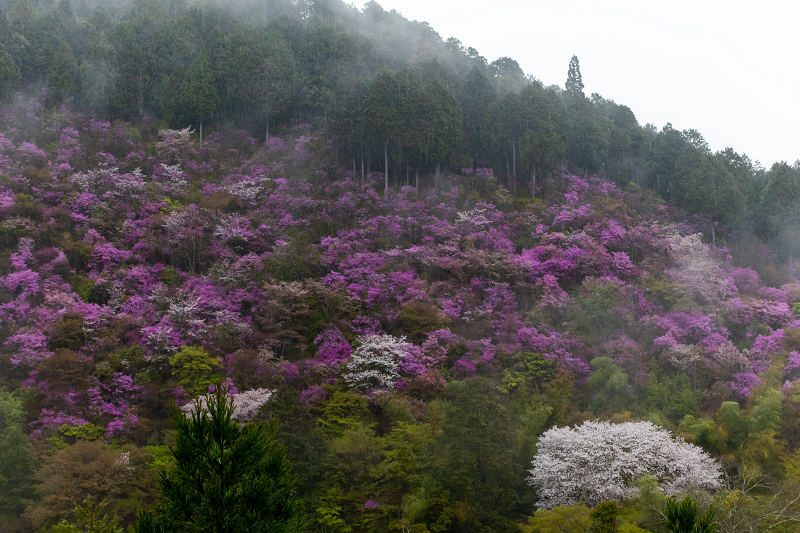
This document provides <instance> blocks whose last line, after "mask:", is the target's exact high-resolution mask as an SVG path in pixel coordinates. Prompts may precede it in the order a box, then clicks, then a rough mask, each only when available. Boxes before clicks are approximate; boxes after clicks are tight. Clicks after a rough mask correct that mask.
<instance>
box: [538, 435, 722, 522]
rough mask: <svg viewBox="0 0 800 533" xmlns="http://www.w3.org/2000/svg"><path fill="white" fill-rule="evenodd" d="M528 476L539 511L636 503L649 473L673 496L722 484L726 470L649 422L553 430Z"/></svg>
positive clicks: (662, 489)
mask: <svg viewBox="0 0 800 533" xmlns="http://www.w3.org/2000/svg"><path fill="white" fill-rule="evenodd" d="M529 472H530V474H531V475H530V477H529V478H528V482H529V483H530V484H531V485H533V486H534V487H535V488H536V490H537V492H538V494H539V503H537V507H538V508H540V509H551V508H553V507H556V506H567V505H574V504H577V503H580V502H583V503H585V504H586V505H589V506H593V505H595V504H597V503H598V502H601V501H605V500H617V501H618V500H622V499H625V498H631V497H634V496H636V494H638V489H637V487H636V484H635V483H636V481H637V480H638V479H640V478H641V477H642V476H644V475H645V474H650V475H652V476H654V477H655V478H656V480H657V482H658V484H659V489H661V491H662V492H663V493H664V494H666V495H668V496H670V495H674V494H678V493H681V492H686V491H687V490H688V489H702V490H709V491H713V490H716V489H718V488H719V487H720V486H721V485H722V469H721V467H720V466H719V464H718V463H717V462H715V461H714V460H713V459H712V458H711V457H710V456H709V455H708V454H707V453H705V452H704V451H703V450H702V449H700V448H699V447H697V446H695V445H693V444H687V443H685V442H684V441H683V439H680V438H677V437H673V436H672V435H671V434H670V432H669V431H667V430H665V429H661V428H659V427H657V426H655V425H654V424H652V423H650V422H626V423H624V424H611V423H609V422H598V421H588V422H584V424H583V425H581V426H578V427H576V428H574V429H572V428H569V427H561V428H552V429H550V430H549V431H546V432H545V433H544V434H543V435H542V437H541V438H540V439H539V452H538V453H537V455H536V457H535V458H534V459H533V468H532V469H531V470H529Z"/></svg>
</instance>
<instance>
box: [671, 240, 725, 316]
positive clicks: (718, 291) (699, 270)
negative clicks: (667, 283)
mask: <svg viewBox="0 0 800 533" xmlns="http://www.w3.org/2000/svg"><path fill="white" fill-rule="evenodd" d="M700 237H701V235H700V234H699V233H698V234H695V235H687V236H686V237H682V236H681V235H678V234H675V235H673V236H671V237H670V238H669V244H670V256H671V258H672V260H673V263H674V265H673V268H671V269H669V270H666V271H665V272H666V273H667V275H669V276H670V278H672V280H673V281H674V282H675V285H676V289H677V291H678V293H679V294H681V296H683V297H684V298H687V299H689V300H692V301H694V302H695V303H697V304H699V305H701V306H704V305H711V306H713V305H716V304H718V303H720V302H721V301H722V300H724V299H725V298H726V297H728V296H730V295H731V293H732V292H733V288H732V287H731V286H730V283H729V281H728V279H727V276H726V275H725V272H723V270H722V269H721V268H720V266H719V263H718V261H717V260H716V259H714V257H712V256H711V254H710V253H709V250H708V247H707V246H706V245H704V244H703V243H702V241H701V240H700Z"/></svg>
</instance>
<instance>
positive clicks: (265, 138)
mask: <svg viewBox="0 0 800 533" xmlns="http://www.w3.org/2000/svg"><path fill="white" fill-rule="evenodd" d="M265 122H266V124H267V128H266V131H267V133H266V135H265V136H264V144H267V143H268V142H269V113H267V120H266V121H265Z"/></svg>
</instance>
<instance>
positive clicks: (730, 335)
mask: <svg viewBox="0 0 800 533" xmlns="http://www.w3.org/2000/svg"><path fill="white" fill-rule="evenodd" d="M565 71H566V75H567V77H566V84H565V87H564V88H561V87H545V86H544V85H543V84H541V83H540V82H538V81H537V80H536V79H535V78H532V77H530V76H527V75H526V74H525V73H524V72H523V71H522V69H521V68H520V67H519V65H518V64H517V63H516V61H514V60H513V59H512V58H510V57H503V58H499V59H497V60H495V61H491V62H490V61H488V60H487V59H485V58H483V57H482V56H481V55H480V53H479V52H478V51H477V50H474V49H472V48H468V47H466V46H464V45H463V44H462V43H461V42H459V41H458V40H457V39H448V40H443V39H441V38H440V36H439V35H438V34H436V32H435V31H434V30H433V29H432V28H430V27H429V26H428V25H427V24H424V23H416V22H409V21H406V20H405V19H403V18H402V17H401V16H400V15H398V14H397V13H395V12H387V11H385V10H383V9H382V8H381V7H380V6H379V5H378V4H377V3H375V2H370V3H368V4H367V5H365V7H364V9H363V10H358V9H355V8H354V7H351V6H347V5H345V4H343V3H341V2H338V1H336V0H326V1H320V0H318V1H313V2H312V1H288V0H286V1H283V0H270V1H267V2H259V3H256V4H251V3H247V2H240V3H235V4H230V5H227V6H220V5H215V4H186V3H183V2H180V1H177V2H176V1H169V2H160V1H158V0H154V1H148V2H138V1H136V2H131V3H115V4H106V3H102V2H101V3H91V2H90V3H85V2H84V3H75V4H74V5H73V4H71V3H69V2H67V1H66V0H64V1H61V2H59V3H57V4H55V5H52V4H47V3H37V2H34V1H32V0H21V1H19V2H14V3H13V4H9V3H0V98H2V102H0V385H1V387H0V429H2V431H0V531H9V532H11V531H14V532H26V531H33V530H37V531H40V530H42V528H46V529H50V528H53V527H55V528H59V527H62V528H75V527H79V526H80V527H83V526H85V521H86V520H94V518H92V517H95V518H97V525H98V527H108V528H110V529H111V530H113V529H116V528H125V527H128V526H129V525H131V524H134V523H135V522H136V516H137V514H138V513H140V512H141V511H143V510H146V509H149V510H151V512H154V515H153V517H154V518H153V520H154V521H152V520H151V521H149V522H148V521H147V519H143V520H144V522H142V521H140V522H139V527H141V528H144V529H146V528H147V527H151V526H152V527H156V528H157V527H160V526H159V524H161V522H159V520H162V519H163V520H167V522H169V523H170V524H172V526H174V527H175V528H176V529H182V528H185V527H187V526H185V524H184V523H183V520H184V519H186V517H188V516H190V515H192V513H191V512H188V514H187V512H184V511H186V508H184V509H183V511H181V510H180V509H178V510H175V509H177V507H180V505H178V506H177V507H174V506H173V507H170V506H171V505H173V504H174V503H175V502H179V501H183V500H181V498H184V496H185V497H186V498H188V499H191V500H192V501H193V502H194V503H193V504H192V505H194V504H197V505H200V507H203V506H205V507H203V509H204V511H203V513H205V514H204V515H203V516H211V515H212V514H213V513H217V515H215V516H218V517H223V516H224V517H228V515H227V514H226V513H225V512H223V513H220V512H219V511H220V509H222V510H223V511H225V505H223V504H219V503H218V502H217V503H214V504H213V505H208V504H207V503H198V502H200V501H201V500H203V498H202V497H201V495H200V492H202V491H199V492H196V493H192V494H189V493H183V492H182V489H181V485H180V484H175V483H173V481H174V480H175V479H177V478H175V477H170V476H174V475H177V474H178V473H181V472H183V474H186V472H195V471H197V472H199V471H204V472H206V471H208V470H209V469H210V468H211V467H210V466H209V464H212V463H214V461H213V460H212V461H211V462H210V463H208V464H206V463H203V462H202V461H203V460H205V459H208V458H214V457H216V458H218V459H220V458H224V457H228V455H226V454H227V453H228V451H231V450H234V448H236V446H238V444H236V443H238V442H240V441H241V439H244V440H247V439H246V438H245V437H247V438H250V437H251V436H253V435H256V436H257V437H258V438H256V439H255V440H256V441H258V442H260V443H261V444H259V445H258V446H262V444H264V443H265V442H268V441H269V438H271V439H273V440H272V444H274V445H276V446H274V447H273V448H271V449H272V450H278V447H277V444H278V443H279V444H280V445H281V446H283V447H284V448H285V450H286V457H285V458H284V457H283V455H282V453H280V452H276V454H275V455H270V457H276V458H278V463H280V464H279V465H277V466H276V469H277V471H279V475H276V477H275V479H276V480H278V481H280V483H279V484H280V485H281V487H283V489H281V490H283V491H284V493H285V494H289V493H290V495H289V496H287V497H286V498H284V501H289V502H291V506H292V508H293V509H294V508H296V507H298V506H299V503H302V506H303V508H304V515H303V516H302V520H300V519H297V520H296V521H295V519H296V514H293V513H290V514H292V517H295V518H292V519H291V520H289V522H291V524H293V526H292V527H294V525H297V524H299V523H300V522H301V521H302V526H303V527H305V530H307V531H325V532H342V533H345V532H353V531H358V532H376V533H377V532H381V533H383V532H387V531H413V532H415V533H425V532H453V533H456V532H462V531H493V532H518V531H520V530H522V531H531V532H542V531H586V530H592V531H614V530H616V529H619V530H621V531H626V532H628V533H631V532H634V533H635V532H636V531H643V530H646V531H654V532H658V531H663V530H664V529H663V528H664V527H668V525H667V524H666V523H665V522H664V520H663V518H662V516H661V514H662V513H665V514H669V513H673V514H675V513H678V514H680V513H683V515H686V516H689V515H690V514H691V515H692V517H693V518H694V519H695V521H696V522H699V521H701V520H705V521H706V522H708V521H709V520H711V518H705V517H713V520H714V524H715V525H717V526H718V531H722V532H725V533H728V532H730V533H733V532H738V531H742V530H747V531H754V532H755V531H759V532H760V531H768V530H776V528H778V527H779V526H780V527H784V528H785V529H786V530H792V528H795V527H797V523H798V520H800V500H798V498H797V494H798V490H800V489H799V487H800V470H798V465H797V462H798V456H797V454H796V453H795V450H796V448H797V445H798V444H799V443H800V442H799V440H798V439H799V438H800V437H798V435H800V433H798V427H799V425H800V408H798V387H799V386H800V385H798V383H800V319H798V312H800V273H798V269H797V263H796V260H797V257H798V255H799V254H800V247H798V244H797V236H796V231H795V229H796V227H797V226H799V225H800V222H798V213H797V212H796V211H797V208H796V207H797V206H796V200H797V198H799V197H800V166H798V164H797V163H795V164H788V163H785V162H781V163H776V164H775V165H773V166H772V167H771V168H770V169H769V170H766V169H764V168H761V167H760V166H759V165H758V164H756V163H754V162H753V161H751V160H749V159H748V158H747V157H746V156H745V155H743V154H739V153H737V152H735V151H734V150H733V149H728V150H725V151H722V152H718V153H712V152H711V151H710V150H709V149H708V145H707V144H706V143H705V141H704V140H703V138H702V135H700V133H698V132H696V131H694V130H687V131H677V130H675V129H674V128H672V127H671V126H670V125H666V126H665V127H664V128H662V129H661V130H658V129H657V128H655V127H653V126H651V125H645V126H641V125H639V124H638V122H637V121H636V118H635V116H634V113H633V111H632V110H630V109H629V108H627V107H625V106H624V105H622V104H617V103H615V102H613V101H611V100H607V99H604V98H603V97H601V96H600V95H597V94H592V95H586V94H585V93H584V91H583V88H584V87H583V80H582V76H581V72H580V64H579V61H578V58H577V57H573V58H572V61H570V63H569V65H565ZM201 128H202V134H201ZM220 382H222V383H224V388H225V390H226V391H227V394H228V397H225V398H223V397H222V396H221V395H219V394H218V393H217V392H216V389H215V388H214V387H215V384H218V383H220ZM228 400H229V401H228ZM173 401H174V402H176V404H177V405H176V407H175V408H174V409H172V410H171V409H170V403H171V402H173ZM195 401H199V404H197V405H198V407H197V408H196V409H195V411H194V412H192V408H193V406H194V405H196V404H195V403H194V402H195ZM215 401H216V403H214V402H215ZM179 408H182V409H183V411H180V410H179ZM215 409H216V411H215ZM223 411H224V413H225V416H224V417H216V416H214V415H213V413H214V412H218V413H220V412H223ZM186 412H189V413H191V414H190V417H189V418H186V417H185V416H183V415H181V413H186ZM208 413H211V417H210V418H209V416H208ZM223 419H224V420H223ZM173 422H176V423H177V426H178V427H177V428H173ZM262 423H263V424H266V426H262V425H259V424H262ZM220 424H221V425H220ZM250 424H253V425H250ZM212 426H214V427H216V428H217V429H216V430H215V431H217V432H218V433H219V434H220V435H222V434H224V435H227V436H228V437H226V438H227V439H228V440H227V441H226V442H228V444H231V446H232V447H230V448H226V447H225V446H222V445H218V446H216V447H215V446H213V445H209V443H210V441H209V439H205V437H203V435H201V434H200V433H198V431H199V429H198V428H200V429H203V428H205V429H203V431H206V430H208V431H211V429H210V428H211V427H212ZM265 427H266V428H267V429H264V428H265ZM248 428H249V429H248ZM254 428H261V429H254ZM272 428H276V430H275V433H274V435H272V431H273V429H272ZM265 434H266V436H267V437H269V438H268V439H264V438H263V437H264V436H265ZM248 436H250V437H248ZM192 439H194V440H192ZM212 440H213V439H212ZM248 442H249V441H248ZM620 442H622V445H620ZM187 443H190V444H192V443H193V444H192V445H191V446H188V445H187ZM270 446H271V445H270ZM196 449H204V450H205V451H206V452H207V454H206V456H200V455H198V454H195V453H194V450H196ZM236 449H238V448H236ZM259 449H262V451H263V446H262V448H259ZM226 450H227V451H226ZM190 451H191V453H189V452H190ZM668 452H669V453H668ZM231 453H233V452H231ZM214 454H217V455H214ZM576 454H577V456H579V457H581V458H583V459H587V460H584V461H583V462H582V460H575V457H576ZM598 454H601V455H602V460H600V459H597V457H598ZM234 455H235V454H234ZM204 457H205V459H204ZM259 457H262V458H263V454H262V456H259ZM239 459H241V458H239V457H238V456H237V460H239ZM286 459H288V463H287V462H286ZM589 459H591V460H589ZM595 459H597V460H595ZM195 460H196V461H200V463H196V462H192V461H195ZM245 463H247V464H250V463H248V462H247V461H245ZM256 463H257V461H256V460H253V461H252V464H256ZM214 464H218V462H217V463H214ZM237 464H240V463H237ZM251 466H252V465H251ZM590 466H592V467H593V468H594V469H592V468H590ZM286 468H289V469H290V472H289V473H288V474H287V472H286ZM581 469H582V470H581ZM160 472H165V474H164V475H162V474H160ZM170 473H172V474H170ZM183 474H181V475H183ZM229 474H230V472H222V473H221V474H220V475H221V476H222V477H224V476H228V478H230V476H229ZM187 475H188V474H187ZM165 476H166V477H165ZM222 477H221V478H220V479H222ZM587 477H591V478H592V479H602V480H604V482H603V483H594V482H592V483H588V482H585V479H586V478H587ZM228 478H226V479H228ZM245 478H246V479H242V480H241V481H242V483H243V484H240V485H237V484H236V483H227V482H225V483H222V485H225V487H226V489H225V490H224V491H223V493H224V495H226V496H225V498H228V497H229V498H230V501H231V502H233V500H236V498H238V497H239V496H241V495H242V494H244V493H246V492H248V491H249V490H250V489H251V488H253V487H256V485H257V487H256V488H258V487H261V488H263V487H264V486H265V484H267V485H268V484H269V483H267V481H265V480H264V479H262V478H259V477H258V476H257V475H256V474H253V476H249V477H248V476H245ZM289 478H293V479H295V484H294V487H295V488H294V489H293V490H294V492H292V491H291V490H290V488H289V487H290V485H291V484H290V483H289V482H288V480H289ZM159 479H160V480H161V482H159ZM170 479H172V481H170ZM204 479H206V478H204ZM208 479H210V478H208ZM165 480H166V481H165ZM281 480H282V481H281ZM170 483H172V484H170ZM222 485H220V486H222ZM254 490H255V489H254ZM259 490H260V489H259ZM255 492H259V491H255ZM261 492H263V491H261ZM685 492H691V499H689V500H685V499H684V497H685V494H684V493H685ZM670 495H676V496H677V498H676V500H675V502H673V503H674V505H673V504H669V503H667V500H666V497H667V496H670ZM87 498H90V499H87ZM607 500H613V501H607ZM187 501H188V500H187ZM226 501H227V500H226ZM259 501H260V500H259ZM159 502H161V503H159ZM170 502H172V503H170ZM678 502H685V503H680V504H678ZM230 505H231V506H232V507H236V508H237V509H240V510H241V509H244V508H246V507H247V505H249V504H247V502H244V503H242V502H241V501H239V500H237V501H236V502H233V503H231V504H230ZM237 506H238V507H237ZM587 506H591V508H590V507H587ZM693 506H694V507H693ZM268 507H269V505H261V504H259V505H255V506H254V507H253V509H254V513H255V514H253V515H252V516H256V515H257V514H258V512H256V511H259V512H260V510H264V509H267V508H268ZM192 508H194V507H192ZM714 510H716V511H714ZM173 511H175V513H173ZM179 511H180V512H184V514H183V515H182V516H183V518H180V517H179V516H178V515H179V514H180V513H179ZM206 511H208V512H206ZM100 513H102V514H103V515H107V517H106V518H102V517H101V516H100ZM245 514H246V513H245ZM95 515H96V516H95ZM241 515H242V513H238V511H237V513H233V512H231V513H230V517H231V520H234V518H232V517H235V516H241ZM683 515H681V516H683ZM142 516H146V515H142ZM192 516H194V515H192ZM198 516H199V515H198ZM675 516H677V514H675ZM87 517H88V518H87ZM225 519H227V518H225ZM65 520H66V521H67V522H63V521H65ZM259 520H261V519H260V518H259ZM72 522H74V523H72ZM167 522H164V524H166V523H167ZM200 522H202V523H201V524H197V527H198V530H201V529H203V530H204V528H206V526H207V525H208V524H209V523H211V522H213V520H212V519H208V520H205V519H204V520H202V521H200ZM704 524H705V522H704ZM162 525H163V524H162ZM706 525H707V524H706ZM172 526H171V527H172ZM237 527H238V526H237ZM670 527H671V526H670ZM703 527H705V526H703ZM144 529H143V530H144ZM64 530H65V531H67V530H70V529H64Z"/></svg>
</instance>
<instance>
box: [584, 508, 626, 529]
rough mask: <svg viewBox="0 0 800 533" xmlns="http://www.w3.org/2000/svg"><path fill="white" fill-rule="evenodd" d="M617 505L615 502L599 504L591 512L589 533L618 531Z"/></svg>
mask: <svg viewBox="0 0 800 533" xmlns="http://www.w3.org/2000/svg"><path fill="white" fill-rule="evenodd" d="M617 516H619V505H618V504H617V502H600V503H598V504H597V506H596V507H595V508H594V510H593V511H592V514H591V515H590V518H591V519H592V523H591V525H590V526H589V533H616V532H617V531H619V525H618V524H617Z"/></svg>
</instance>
